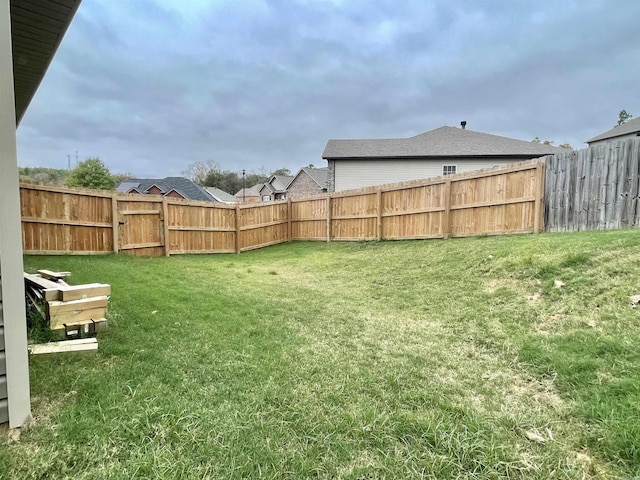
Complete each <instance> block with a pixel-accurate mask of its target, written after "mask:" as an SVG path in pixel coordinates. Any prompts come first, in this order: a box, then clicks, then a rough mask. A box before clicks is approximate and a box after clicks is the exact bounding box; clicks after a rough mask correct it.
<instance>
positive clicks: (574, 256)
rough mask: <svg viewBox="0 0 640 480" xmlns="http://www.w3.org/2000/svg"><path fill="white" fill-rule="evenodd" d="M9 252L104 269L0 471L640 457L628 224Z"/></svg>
mask: <svg viewBox="0 0 640 480" xmlns="http://www.w3.org/2000/svg"><path fill="white" fill-rule="evenodd" d="M25 268H26V269H27V270H29V271H34V270H35V269H38V268H47V269H51V270H69V271H72V272H73V277H72V278H71V282H72V283H85V282H86V283H89V282H104V283H110V284H111V285H112V298H111V301H110V318H109V321H110V326H109V330H108V332H105V333H103V334H101V335H100V336H99V342H100V350H99V352H98V354H97V355H95V356H83V355H73V354H72V355H58V356H50V357H42V358H40V357H37V358H32V359H31V381H32V397H33V414H34V421H33V422H32V424H31V426H30V427H29V428H28V429H26V430H25V431H24V432H22V435H21V438H20V441H19V442H17V443H14V444H11V445H3V446H2V447H0V476H3V477H5V478H48V479H55V478H79V479H82V478H86V479H89V478H170V479H173V478H175V479H178V478H238V479H240V478H350V479H365V478H438V479H439V478H523V479H524V478H526V479H530V478H534V479H535V478H539V479H547V478H569V479H581V478H630V477H631V478H632V477H634V476H637V475H640V468H639V467H638V466H639V465H640V450H639V449H638V446H639V445H640V413H639V405H640V353H639V352H640V350H639V349H638V345H639V344H640V342H639V341H640V326H639V325H640V322H639V317H640V309H638V310H636V309H634V308H632V307H631V305H630V301H629V296H630V295H634V294H639V293H640V282H639V281H638V279H639V278H640V231H638V230H628V231H617V232H597V233H574V234H543V235H535V236H534V235H530V236H509V237H484V238H468V239H451V240H446V241H442V240H433V241H411V242H371V243H331V244H325V243H293V244H286V245H279V246H276V247H271V248H267V249H263V250H258V251H253V252H248V253H243V254H240V255H218V256H180V257H171V258H132V257H127V256H104V257H95V256H94V257H75V256H74V257H27V258H26V259H25ZM32 335H33V336H34V338H41V336H42V333H41V332H40V333H38V332H32Z"/></svg>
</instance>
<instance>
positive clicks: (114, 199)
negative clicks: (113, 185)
mask: <svg viewBox="0 0 640 480" xmlns="http://www.w3.org/2000/svg"><path fill="white" fill-rule="evenodd" d="M119 217H120V212H119V211H118V194H117V193H114V194H113V195H111V223H112V225H113V253H118V249H119V245H118V243H119V242H120V235H119V230H120V218H119Z"/></svg>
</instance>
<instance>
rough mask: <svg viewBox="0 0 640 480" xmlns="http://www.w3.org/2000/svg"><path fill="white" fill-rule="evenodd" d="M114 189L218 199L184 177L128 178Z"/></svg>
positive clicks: (180, 196) (196, 198) (125, 191)
mask: <svg viewBox="0 0 640 480" xmlns="http://www.w3.org/2000/svg"><path fill="white" fill-rule="evenodd" d="M116 190H117V191H118V192H123V193H139V194H141V195H163V196H165V197H173V198H182V199H185V200H199V201H201V202H217V201H219V200H216V198H215V197H214V196H213V195H211V194H210V193H209V192H208V191H207V190H205V189H204V188H203V187H201V186H199V185H196V184H195V183H193V182H192V181H191V180H189V179H188V178H184V177H165V178H130V179H127V180H124V181H122V182H120V183H119V184H118V185H116Z"/></svg>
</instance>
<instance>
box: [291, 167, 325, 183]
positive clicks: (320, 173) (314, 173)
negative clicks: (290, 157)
mask: <svg viewBox="0 0 640 480" xmlns="http://www.w3.org/2000/svg"><path fill="white" fill-rule="evenodd" d="M302 172H304V173H306V174H307V175H309V177H311V180H313V181H314V182H316V183H317V184H318V186H319V187H320V188H327V178H328V176H329V169H328V168H327V167H323V168H312V167H302V168H301V169H300V171H299V172H298V173H297V174H296V176H295V177H293V178H297V177H298V176H299V175H300V174H302ZM291 182H293V180H291Z"/></svg>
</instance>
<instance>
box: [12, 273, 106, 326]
mask: <svg viewBox="0 0 640 480" xmlns="http://www.w3.org/2000/svg"><path fill="white" fill-rule="evenodd" d="M68 275H70V274H69V272H51V271H49V270H38V273H37V274H29V273H25V274H24V280H25V290H26V293H27V297H28V298H29V300H31V303H33V305H34V306H35V307H36V308H37V309H38V311H39V312H40V314H41V315H42V316H43V317H44V318H45V320H47V322H48V323H49V327H50V328H51V329H52V330H63V329H64V330H65V333H66V334H67V335H76V336H82V334H83V333H84V334H85V335H86V334H93V333H95V332H96V331H99V330H102V329H104V328H106V323H107V320H106V315H107V303H108V301H109V295H111V286H110V285H107V284H102V283H89V284H86V285H69V284H67V283H66V282H65V281H64V278H66V277H67V276H68Z"/></svg>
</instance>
